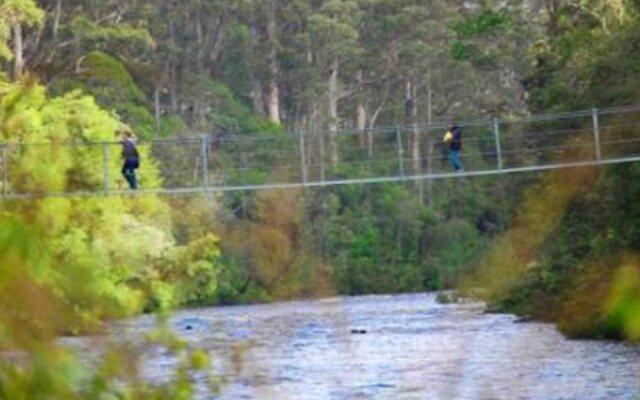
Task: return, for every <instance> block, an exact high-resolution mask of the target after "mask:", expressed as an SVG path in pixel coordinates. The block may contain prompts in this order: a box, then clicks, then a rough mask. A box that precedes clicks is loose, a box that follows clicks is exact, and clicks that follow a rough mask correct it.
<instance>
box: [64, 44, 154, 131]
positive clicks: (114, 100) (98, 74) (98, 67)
mask: <svg viewBox="0 0 640 400" xmlns="http://www.w3.org/2000/svg"><path fill="white" fill-rule="evenodd" d="M72 90H81V91H82V92H83V93H85V94H89V95H91V96H93V97H94V98H95V99H96V101H97V102H98V104H100V105H101V106H102V107H103V108H107V109H112V110H113V111H115V112H116V113H117V115H118V116H119V117H120V118H122V120H123V121H124V122H126V123H127V124H129V125H130V126H131V127H132V128H133V129H134V131H135V132H136V133H137V134H138V135H139V136H141V137H143V138H149V137H152V136H153V135H154V121H153V117H152V116H151V114H150V113H149V110H148V109H147V103H146V97H145V95H144V93H142V92H141V91H140V89H139V88H138V87H137V85H136V83H135V82H134V81H133V78H132V77H131V75H130V74H129V72H128V71H127V69H126V67H125V66H124V64H123V63H122V62H121V61H119V60H117V59H116V58H114V57H112V56H110V55H108V54H105V53H100V52H92V53H90V54H89V55H87V57H86V58H85V59H84V61H83V63H82V66H81V73H80V74H79V75H76V76H73V78H68V79H63V80H60V81H59V82H57V84H56V86H55V87H54V89H53V91H54V93H66V92H69V91H72Z"/></svg>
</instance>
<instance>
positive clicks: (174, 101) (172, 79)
mask: <svg viewBox="0 0 640 400" xmlns="http://www.w3.org/2000/svg"><path fill="white" fill-rule="evenodd" d="M175 37H176V31H175V26H174V23H173V19H169V42H170V43H171V45H172V46H175V44H176V40H175ZM168 64H169V67H168V68H169V74H168V75H169V99H170V104H171V112H172V113H173V114H175V113H177V112H178V111H179V104H178V67H177V65H176V64H177V62H176V59H175V57H174V56H171V57H170V59H169V62H168Z"/></svg>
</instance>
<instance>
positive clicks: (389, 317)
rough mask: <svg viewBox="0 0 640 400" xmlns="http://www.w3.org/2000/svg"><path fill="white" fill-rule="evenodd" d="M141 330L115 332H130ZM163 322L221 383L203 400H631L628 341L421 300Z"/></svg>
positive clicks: (150, 363)
mask: <svg viewBox="0 0 640 400" xmlns="http://www.w3.org/2000/svg"><path fill="white" fill-rule="evenodd" d="M153 324H154V321H153V319H152V318H151V317H149V316H146V317H141V318H136V319H132V320H128V321H125V322H123V323H121V324H119V325H118V328H117V330H118V332H119V334H121V335H131V336H133V337H135V336H136V335H141V334H142V333H144V332H146V331H147V330H148V329H150V327H151V326H152V325H153ZM171 325H172V327H173V328H174V329H175V331H176V332H177V333H178V335H180V336H181V337H183V338H184V339H186V340H187V341H188V342H190V343H191V344H193V345H195V346H199V347H201V348H204V349H207V350H208V351H210V352H211V354H212V355H213V357H214V360H215V362H214V364H215V369H216V370H217V374H219V375H220V376H222V377H224V378H225V380H226V383H225V384H224V385H223V386H222V391H221V393H219V394H217V395H214V394H208V393H206V392H204V391H203V392H202V393H200V396H201V398H203V399H220V400H241V399H273V400H288V399H296V400H298V399H300V400H306V399H309V400H312V399H313V400H316V399H336V400H338V399H389V400H403V399H416V400H418V399H420V400H423V399H429V400H430V399H442V400H453V399H469V400H498V399H504V400H518V399H532V400H533V399H539V400H618V399H620V400H636V399H640V347H639V346H636V345H631V344H624V343H614V342H601V341H572V340H567V339H565V338H563V336H562V335H560V334H559V333H558V332H557V331H556V329H555V328H554V326H553V325H549V324H541V323H518V322H517V321H516V318H515V317H514V316H511V315H500V314H486V313H484V307H483V305H482V304H477V303H470V304H453V305H441V304H438V303H437V302H436V301H435V296H434V295H431V294H423V295H400V296H365V297H356V298H336V299H328V300H323V301H301V302H291V303H281V304H269V305H255V306H239V307H218V308H211V309H198V310H184V311H180V312H178V313H176V314H175V315H174V317H173V318H172V320H171ZM78 340H82V339H78ZM239 348H242V349H244V350H243V351H238V350H237V349H239ZM234 354H235V357H234ZM232 359H235V361H236V362H235V363H233V362H231V361H229V360H232ZM174 363H175V360H173V359H172V358H170V357H165V356H163V354H162V353H158V354H148V355H147V356H146V361H145V369H146V374H147V375H148V376H149V377H150V378H152V379H159V380H163V379H168V377H169V376H170V371H171V369H172V368H173V367H174Z"/></svg>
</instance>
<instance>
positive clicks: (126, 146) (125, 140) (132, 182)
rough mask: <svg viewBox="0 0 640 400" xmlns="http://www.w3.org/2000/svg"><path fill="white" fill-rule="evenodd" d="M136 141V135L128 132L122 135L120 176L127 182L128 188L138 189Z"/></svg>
mask: <svg viewBox="0 0 640 400" xmlns="http://www.w3.org/2000/svg"><path fill="white" fill-rule="evenodd" d="M137 141H138V139H137V138H136V135H134V134H133V132H131V131H130V130H125V131H124V132H123V133H122V139H121V141H120V143H121V144H122V159H123V160H124V164H123V165H122V175H123V176H124V179H126V180H127V183H128V184H129V188H131V189H137V188H138V178H137V177H136V169H138V168H139V167H140V154H139V153H138V149H137V147H136V143H137Z"/></svg>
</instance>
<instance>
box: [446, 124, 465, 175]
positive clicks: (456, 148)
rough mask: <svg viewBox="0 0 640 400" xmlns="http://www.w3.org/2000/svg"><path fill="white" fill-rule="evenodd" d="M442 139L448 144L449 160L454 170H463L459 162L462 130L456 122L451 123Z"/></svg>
mask: <svg viewBox="0 0 640 400" xmlns="http://www.w3.org/2000/svg"><path fill="white" fill-rule="evenodd" d="M443 140H444V142H445V143H446V144H447V145H448V146H449V161H450V162H451V166H452V167H453V170H454V171H456V172H462V171H464V169H463V168H462V163H461V162H460V152H461V151H462V130H461V129H460V127H459V126H458V125H456V124H453V125H451V127H450V128H449V130H448V131H447V133H445V135H444V139H443Z"/></svg>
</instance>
